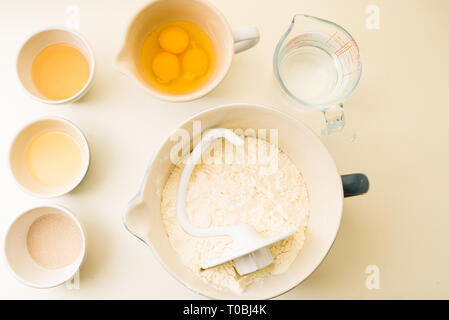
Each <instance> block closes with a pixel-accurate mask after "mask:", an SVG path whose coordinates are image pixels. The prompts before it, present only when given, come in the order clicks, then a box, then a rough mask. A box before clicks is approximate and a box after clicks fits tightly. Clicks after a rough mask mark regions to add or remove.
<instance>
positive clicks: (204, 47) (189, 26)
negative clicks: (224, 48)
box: [140, 20, 216, 94]
mask: <svg viewBox="0 0 449 320" xmlns="http://www.w3.org/2000/svg"><path fill="white" fill-rule="evenodd" d="M171 27H179V28H182V29H183V30H184V31H185V32H187V34H188V45H187V48H186V49H185V50H183V51H182V52H180V53H179V52H171V53H170V52H166V51H164V49H163V48H162V47H161V44H160V36H161V34H162V33H163V32H164V30H167V28H171ZM166 40H168V44H169V45H170V44H173V45H175V46H176V45H177V44H179V42H180V41H184V39H179V38H178V39H177V38H176V35H173V37H172V38H171V39H170V38H169V39H166ZM198 48H199V49H200V50H201V52H202V53H203V54H202V55H201V56H198V55H196V56H195V57H194V59H193V60H194V61H192V59H188V57H187V59H186V54H187V55H188V54H189V53H191V52H192V49H198ZM160 53H167V54H170V55H171V57H172V58H173V57H176V58H177V59H178V61H179V66H173V65H172V64H171V62H172V60H168V59H166V60H162V63H161V64H159V65H156V67H158V68H159V72H162V73H165V74H169V76H170V80H169V81H167V79H160V77H159V78H158V77H157V76H156V74H155V72H154V67H155V65H154V62H157V59H156V61H155V57H156V56H157V55H158V54H160ZM204 53H205V54H204ZM186 61H187V65H186V64H185V63H184V62H186ZM140 62H141V65H142V69H143V71H144V73H145V76H146V77H147V79H148V80H149V82H150V83H151V84H152V85H153V86H154V87H156V88H157V89H159V90H160V91H161V92H164V93H169V94H186V93H191V92H194V91H196V90H198V89H199V88H201V87H202V86H203V85H204V84H205V83H206V82H207V81H208V80H209V79H210V78H211V75H212V74H213V72H214V70H215V64H216V52H215V46H214V43H213V41H212V40H211V38H210V37H209V35H208V34H207V33H206V32H205V31H203V30H202V29H201V28H200V27H199V26H198V25H196V24H195V23H192V22H189V21H184V20H173V21H167V22H165V23H162V24H160V25H158V26H157V27H156V28H155V29H154V30H153V31H152V32H151V33H150V34H149V35H148V36H147V37H146V38H145V40H144V42H143V45H142V49H141V52H140ZM189 64H190V65H189ZM204 65H207V68H206V71H205V72H204V73H203V74H201V76H198V77H195V76H192V74H191V72H189V70H188V69H192V68H193V69H195V68H198V67H201V66H204ZM186 67H187V68H186ZM174 69H175V70H174ZM176 69H179V75H176V74H177V73H178V72H177V70H176ZM186 69H187V70H186ZM165 71H166V72H165ZM173 74H175V76H173V79H172V77H171V76H172V75H173Z"/></svg>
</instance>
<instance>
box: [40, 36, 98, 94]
mask: <svg viewBox="0 0 449 320" xmlns="http://www.w3.org/2000/svg"><path fill="white" fill-rule="evenodd" d="M89 74H90V67H89V63H88V62H87V59H86V58H85V57H84V55H83V54H82V53H81V51H79V50H78V49H76V48H75V47H72V46H70V45H68V44H65V43H57V44H52V45H50V46H48V47H46V48H44V49H43V50H42V51H41V52H39V53H38V55H37V56H36V58H35V59H34V61H33V65H32V66H31V77H32V80H33V84H34V86H35V87H36V89H37V91H39V93H40V94H42V95H43V96H44V97H45V98H47V99H49V100H54V101H58V100H65V99H67V98H70V97H73V96H74V95H75V94H77V93H78V92H79V91H80V90H81V89H82V88H83V87H84V85H85V84H86V82H87V80H88V79H89Z"/></svg>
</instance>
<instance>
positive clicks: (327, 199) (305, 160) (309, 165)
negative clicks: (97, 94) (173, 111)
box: [124, 104, 368, 299]
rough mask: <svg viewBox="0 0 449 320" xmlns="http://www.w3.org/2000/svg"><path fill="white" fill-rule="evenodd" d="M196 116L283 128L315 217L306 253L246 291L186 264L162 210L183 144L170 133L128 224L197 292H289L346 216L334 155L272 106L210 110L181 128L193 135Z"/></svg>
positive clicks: (212, 123)
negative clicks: (205, 277) (225, 286)
mask: <svg viewBox="0 0 449 320" xmlns="http://www.w3.org/2000/svg"><path fill="white" fill-rule="evenodd" d="M194 120H200V121H201V124H202V130H203V131H204V130H206V129H209V128H215V127H221V128H230V129H235V128H241V129H247V128H253V129H278V137H279V147H280V149H281V150H283V151H284V152H285V153H286V154H287V155H288V156H289V157H290V159H291V160H292V161H293V163H294V164H295V165H296V166H297V167H298V168H299V169H300V170H301V172H302V174H303V176H304V179H305V181H306V184H307V188H308V191H309V197H310V221H309V226H308V229H307V235H306V241H305V244H304V247H303V249H302V250H301V252H300V254H299V255H298V257H297V258H296V260H295V261H294V262H293V264H292V265H291V266H290V268H289V269H288V270H287V272H285V273H283V274H280V275H273V276H270V277H268V278H266V279H264V280H263V281H260V282H256V283H254V284H252V285H251V286H249V287H248V289H247V290H246V291H245V292H244V294H243V295H239V294H237V293H234V292H233V291H230V290H218V289H216V288H214V287H213V286H210V285H208V284H206V283H205V282H204V281H202V280H201V279H200V278H199V277H198V276H197V275H195V274H194V273H192V272H191V271H190V270H189V269H188V268H187V267H185V266H184V265H183V263H182V262H181V260H180V258H179V256H178V254H177V253H176V252H175V251H174V249H173V248H172V247H171V245H170V243H169V240H168V237H167V233H166V231H165V228H164V225H163V223H162V218H161V212H160V203H161V193H162V189H163V187H164V185H165V182H166V180H167V178H168V176H169V174H170V172H171V170H172V169H173V164H172V162H171V161H170V150H171V149H172V147H173V146H174V145H175V144H177V143H178V141H177V140H176V139H174V140H171V139H170V137H167V139H166V140H164V142H163V143H162V146H161V147H160V148H159V150H157V152H156V154H155V156H154V158H153V160H152V162H151V163H150V165H149V167H148V170H147V172H146V174H145V177H144V179H143V183H142V187H141V189H140V190H139V192H138V193H137V195H136V196H135V197H134V198H133V200H131V202H130V204H129V207H128V209H127V210H126V212H125V214H124V223H125V226H126V228H127V229H128V230H129V231H130V232H131V233H132V234H134V235H135V236H136V237H138V238H139V239H141V240H142V241H144V242H145V243H147V244H148V245H149V246H150V247H151V248H152V249H153V250H154V251H155V252H156V255H157V257H158V259H159V260H160V262H161V264H162V265H163V266H164V267H165V269H166V270H167V271H168V272H169V273H170V274H171V275H172V276H174V277H175V278H176V279H178V280H179V281H181V282H182V283H183V284H184V285H185V286H187V287H188V288H190V289H192V290H193V291H195V292H197V293H200V294H202V295H205V296H208V297H212V298H217V299H242V298H243V299H267V298H272V297H275V296H277V295H280V294H282V293H285V292H286V291H288V290H290V289H292V288H293V287H295V286H297V285H298V284H300V283H301V282H302V281H303V280H304V279H305V278H307V277H308V276H309V275H310V274H311V273H312V272H313V271H314V270H315V269H316V268H317V267H318V265H319V264H320V263H321V262H322V261H323V259H324V258H325V256H326V254H327V252H328V251H329V249H330V248H331V246H332V243H333V242H334V239H335V236H336V235H337V231H338V228H339V226H340V219H341V215H342V207H343V187H342V179H341V177H340V175H339V173H338V171H337V168H336V166H335V163H334V161H333V159H332V157H331V156H330V154H329V152H328V151H327V149H326V147H325V146H324V145H323V143H322V142H321V141H320V139H319V138H318V137H317V136H316V135H315V134H314V133H313V132H312V131H311V130H310V129H308V128H307V127H306V126H305V125H304V124H302V123H301V122H300V121H298V120H296V119H293V118H291V117H290V116H287V115H285V114H283V113H281V112H279V111H277V110H275V109H272V108H268V107H264V106H258V105H248V104H233V105H226V106H219V107H216V108H212V109H209V110H207V111H204V112H201V113H199V114H197V115H196V116H194V117H193V118H191V119H189V120H187V121H186V122H184V123H183V124H182V125H181V126H180V128H183V129H185V130H187V131H188V132H189V133H190V136H191V137H192V122H193V121H194ZM174 133H176V131H175V132H174ZM194 141H195V140H194ZM351 177H352V176H348V177H347V178H351ZM353 177H356V178H357V179H359V180H361V181H360V185H359V186H358V185H356V184H355V183H354V181H355V180H357V179H345V180H348V181H349V182H350V183H351V184H352V186H353V187H354V186H355V188H353V189H352V190H351V189H349V188H347V189H345V190H348V192H349V191H351V192H352V194H351V195H356V194H358V193H363V192H366V191H367V187H368V185H367V180H366V181H365V178H366V177H365V176H363V175H355V176H353ZM355 182H357V181H355ZM349 186H350V185H347V187H349Z"/></svg>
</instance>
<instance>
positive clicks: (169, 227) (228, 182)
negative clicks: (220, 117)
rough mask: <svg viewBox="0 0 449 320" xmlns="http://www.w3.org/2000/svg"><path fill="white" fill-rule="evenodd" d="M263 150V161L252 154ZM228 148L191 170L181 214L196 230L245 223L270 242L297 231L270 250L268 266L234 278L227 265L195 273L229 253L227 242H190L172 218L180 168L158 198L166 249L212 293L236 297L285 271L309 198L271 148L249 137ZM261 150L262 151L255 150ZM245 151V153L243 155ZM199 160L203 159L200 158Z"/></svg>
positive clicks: (297, 245) (300, 237)
mask: <svg viewBox="0 0 449 320" xmlns="http://www.w3.org/2000/svg"><path fill="white" fill-rule="evenodd" d="M222 144H223V141H222V139H217V140H215V141H214V142H213V143H212V144H211V145H210V146H209V147H208V148H206V150H204V151H203V154H213V153H214V152H215V150H221V148H222ZM251 146H257V150H266V156H265V157H264V160H263V161H262V160H260V159H259V158H258V157H257V155H256V152H255V148H252V147H251ZM234 148H235V149H232V150H233V152H232V158H233V159H232V161H229V159H228V160H226V156H225V155H228V154H227V153H226V152H223V153H222V154H220V155H219V157H217V156H216V155H215V158H214V159H218V160H220V161H215V162H212V161H203V162H202V163H200V164H198V165H196V166H195V169H194V171H193V173H192V176H191V179H190V182H189V185H188V188H187V198H186V215H187V217H188V218H189V220H190V222H191V223H192V224H193V225H196V226H198V227H203V228H207V227H211V226H231V225H237V224H248V225H250V226H251V227H253V228H254V229H255V230H256V231H257V232H258V233H259V234H260V235H262V236H266V237H273V236H276V235H279V234H281V233H284V232H287V231H289V230H291V229H292V228H295V229H296V230H297V232H296V233H295V234H294V235H293V236H291V237H289V238H287V239H284V240H282V241H280V242H278V243H275V244H273V245H271V246H270V250H271V253H272V255H273V259H274V263H273V264H272V265H270V266H268V267H266V268H264V269H261V270H258V271H256V272H253V273H250V274H247V275H244V276H240V275H239V274H238V273H237V271H236V270H235V268H234V263H233V262H232V261H229V262H226V263H225V264H222V265H219V266H216V267H213V268H209V269H206V270H202V269H201V265H202V264H203V263H205V262H206V261H214V260H216V259H218V258H219V257H220V256H221V255H223V254H224V253H226V252H229V251H230V250H231V248H232V240H231V239H230V238H229V237H225V236H223V237H208V238H201V237H193V236H191V235H190V234H188V233H186V232H185V231H184V230H183V229H182V227H181V226H180V224H179V223H178V220H177V218H176V196H177V191H178V184H179V180H180V178H181V174H182V170H183V164H179V165H178V166H176V167H175V168H174V170H173V171H172V173H171V174H170V176H169V178H168V180H167V183H166V185H165V187H164V190H163V193H162V203H161V212H162V219H163V223H164V226H165V229H166V231H167V234H168V238H169V241H170V244H171V245H172V247H173V248H174V249H175V251H176V252H177V253H178V254H179V256H180V258H181V261H182V262H183V263H184V264H185V265H186V266H187V267H189V268H190V269H191V270H192V271H193V272H194V273H196V274H197V275H198V276H199V277H201V278H202V279H203V280H204V281H206V282H208V283H209V284H211V285H214V286H215V287H217V288H229V289H232V290H234V291H236V292H239V293H242V292H243V291H244V290H245V288H246V287H247V286H248V285H249V284H251V283H252V282H253V281H254V280H255V279H257V278H261V277H264V276H268V275H270V274H280V273H283V272H285V271H286V270H287V269H288V267H289V266H290V265H291V264H292V262H293V261H294V260H295V258H296V257H297V255H298V253H299V252H300V250H301V248H302V246H303V244H304V240H305V232H306V229H307V223H308V219H309V199H308V194H307V188H306V184H305V182H304V179H303V177H302V175H301V172H300V171H299V170H298V168H296V166H295V165H294V164H293V163H292V161H291V160H290V159H289V158H288V157H287V155H286V154H285V153H283V152H282V151H281V150H278V149H277V147H276V146H275V145H274V144H271V143H269V142H267V141H265V140H260V139H256V138H252V137H246V138H245V144H244V145H243V146H240V147H234ZM260 148H262V149H260ZM249 150H250V151H249ZM203 159H204V158H203Z"/></svg>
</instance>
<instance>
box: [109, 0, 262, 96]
mask: <svg viewBox="0 0 449 320" xmlns="http://www.w3.org/2000/svg"><path fill="white" fill-rule="evenodd" d="M170 20H187V21H190V22H194V23H195V24H197V25H198V26H199V27H200V28H201V29H202V30H204V31H205V32H206V33H207V34H208V35H209V36H210V38H211V40H212V41H213V43H214V45H215V49H216V54H217V60H216V66H215V71H214V73H213V74H212V76H211V77H210V79H209V80H208V81H207V82H206V83H205V84H204V85H203V86H202V87H201V88H199V89H198V90H196V91H194V92H191V93H186V94H170V93H166V92H162V91H161V90H160V89H158V88H156V86H154V84H152V83H151V82H150V81H149V80H148V79H147V77H146V76H145V74H144V72H143V70H142V66H141V64H140V50H141V48H142V44H143V41H144V39H145V37H146V36H147V35H148V33H149V32H151V31H152V30H153V29H154V28H155V27H157V26H158V25H159V24H161V23H163V22H166V21H170ZM258 41H259V31H258V29H257V28H256V27H244V28H240V29H236V30H233V29H231V27H230V26H229V24H228V22H227V21H226V19H225V17H224V16H223V14H222V13H221V12H220V11H219V10H218V9H217V8H215V7H214V6H212V5H211V4H210V3H208V2H206V1H204V0H157V1H153V2H151V3H150V4H148V5H147V6H146V7H145V8H143V9H142V10H141V11H140V12H139V13H138V14H137V16H136V17H135V18H134V19H133V21H132V22H131V24H130V26H129V29H128V32H127V35H126V39H125V42H124V45H123V48H122V49H121V51H120V53H119V54H118V56H117V58H116V60H115V65H116V67H117V68H118V69H119V70H121V71H122V72H124V73H125V74H127V75H129V76H130V77H131V78H133V79H135V80H136V81H137V82H138V83H139V84H140V85H141V86H142V87H143V88H144V89H145V90H146V91H147V92H148V93H150V94H151V95H153V96H154V97H156V98H159V99H161V100H166V101H171V102H184V101H191V100H195V99H198V98H200V97H202V96H204V95H205V94H207V93H209V92H210V91H212V90H213V89H214V88H215V87H216V86H217V85H218V84H219V83H220V82H221V80H223V78H224V77H225V75H226V74H227V72H228V70H229V68H230V66H231V62H232V57H233V56H234V53H239V52H242V51H245V50H247V49H249V48H251V47H253V46H254V45H256V44H257V42H258Z"/></svg>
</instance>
